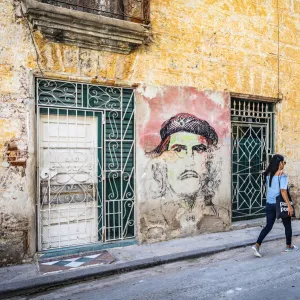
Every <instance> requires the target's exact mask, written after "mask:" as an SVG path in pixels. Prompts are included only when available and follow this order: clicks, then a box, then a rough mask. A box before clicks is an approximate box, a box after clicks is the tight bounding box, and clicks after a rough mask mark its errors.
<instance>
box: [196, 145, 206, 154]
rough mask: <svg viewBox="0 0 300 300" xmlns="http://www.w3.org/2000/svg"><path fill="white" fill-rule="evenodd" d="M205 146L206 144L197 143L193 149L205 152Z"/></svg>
mask: <svg viewBox="0 0 300 300" xmlns="http://www.w3.org/2000/svg"><path fill="white" fill-rule="evenodd" d="M207 150H208V149H207V146H206V145H203V144H201V145H197V146H194V147H193V151H195V152H197V153H202V152H207Z"/></svg>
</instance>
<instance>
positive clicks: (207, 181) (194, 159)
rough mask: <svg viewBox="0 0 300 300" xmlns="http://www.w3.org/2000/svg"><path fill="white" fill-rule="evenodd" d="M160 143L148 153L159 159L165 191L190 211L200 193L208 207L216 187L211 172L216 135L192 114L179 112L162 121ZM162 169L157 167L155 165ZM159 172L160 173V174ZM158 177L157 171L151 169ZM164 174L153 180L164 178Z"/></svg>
mask: <svg viewBox="0 0 300 300" xmlns="http://www.w3.org/2000/svg"><path fill="white" fill-rule="evenodd" d="M160 135H161V143H160V144H159V145H158V146H157V147H156V148H155V149H154V150H153V151H152V152H151V154H152V155H153V156H154V157H160V156H162V157H163V158H164V161H165V164H166V165H165V166H164V167H163V168H162V170H160V171H161V172H164V171H165V172H166V174H165V181H166V182H165V184H166V188H165V191H164V192H163V193H166V192H167V190H168V189H169V190H170V192H171V193H173V194H175V195H177V196H178V197H179V198H180V199H182V200H184V201H185V202H186V203H187V205H188V206H189V208H190V209H192V208H193V206H194V204H195V200H196V198H197V196H200V195H201V194H202V196H203V198H204V200H205V202H206V204H211V198H212V196H213V194H214V193H213V190H212V191H211V193H209V188H208V186H209V185H210V186H211V188H216V185H218V182H216V181H214V178H213V176H212V175H213V173H211V169H212V168H211V165H212V158H213V152H214V150H216V149H217V143H218V135H217V133H216V132H215V130H214V128H213V127H211V126H210V125H209V123H208V122H206V121H204V120H201V119H199V118H197V117H196V116H194V115H191V114H187V113H180V114H177V115H175V116H173V117H172V118H170V119H169V120H168V121H166V122H164V123H163V125H162V128H161V130H160ZM156 167H157V168H161V166H159V164H158V165H157V166H156ZM161 172H160V173H161ZM154 173H156V174H155V175H158V173H159V170H154ZM163 177H164V174H162V173H161V174H160V176H158V177H156V180H159V178H161V179H162V178H163Z"/></svg>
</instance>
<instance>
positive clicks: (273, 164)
mask: <svg viewBox="0 0 300 300" xmlns="http://www.w3.org/2000/svg"><path fill="white" fill-rule="evenodd" d="M283 161H284V157H283V156H282V155H280V154H275V155H274V156H273V157H272V159H271V161H270V164H269V166H268V167H267V169H266V171H265V173H264V181H265V182H266V178H267V176H268V175H270V182H269V186H271V184H272V178H273V176H274V175H275V173H276V172H277V171H278V168H279V164H280V162H283Z"/></svg>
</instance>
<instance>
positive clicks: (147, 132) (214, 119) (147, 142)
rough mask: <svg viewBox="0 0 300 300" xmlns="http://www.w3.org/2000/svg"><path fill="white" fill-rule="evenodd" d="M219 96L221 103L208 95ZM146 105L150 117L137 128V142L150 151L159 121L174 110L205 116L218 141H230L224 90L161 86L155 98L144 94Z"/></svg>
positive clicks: (155, 138) (159, 127) (228, 113)
mask: <svg viewBox="0 0 300 300" xmlns="http://www.w3.org/2000/svg"><path fill="white" fill-rule="evenodd" d="M216 94H217V96H218V97H219V98H223V101H222V102H223V103H220V104H219V103H216V102H217V101H216V102H215V101H213V100H212V99H211V97H213V96H214V95H215V96H216ZM142 97H143V100H144V101H146V102H147V103H148V105H149V107H150V117H149V120H148V122H147V124H145V126H144V128H143V129H142V128H140V145H141V146H142V147H143V148H144V150H145V151H151V150H153V148H155V147H156V146H157V145H158V144H159V143H160V141H161V138H160V134H159V132H160V129H161V125H162V124H163V122H165V121H166V120H168V119H169V118H171V117H172V116H174V115H176V114H178V113H189V114H193V115H195V116H196V117H198V118H200V119H203V120H206V121H207V122H208V123H209V124H210V125H211V126H212V127H213V128H214V129H215V130H216V132H217V134H218V137H219V145H227V144H229V142H230V109H229V94H228V93H225V92H214V91H205V92H204V91H198V90H197V89H195V88H191V87H165V88H164V92H163V93H161V94H159V95H157V96H156V97H155V98H152V99H148V98H146V97H144V96H142Z"/></svg>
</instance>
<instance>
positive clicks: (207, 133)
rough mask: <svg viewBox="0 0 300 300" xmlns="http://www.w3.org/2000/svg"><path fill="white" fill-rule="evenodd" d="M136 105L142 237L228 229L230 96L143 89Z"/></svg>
mask: <svg viewBox="0 0 300 300" xmlns="http://www.w3.org/2000/svg"><path fill="white" fill-rule="evenodd" d="M138 103H139V104H140V105H139V106H138V107H139V109H138V113H137V115H138V120H137V124H138V138H139V146H140V148H139V147H138V149H140V150H142V151H138V153H137V161H139V162H140V164H141V169H142V170H143V172H142V173H139V175H140V177H139V178H142V183H143V184H142V186H141V188H140V190H139V191H140V196H141V197H140V202H139V222H140V223H139V225H140V227H139V230H140V233H141V236H142V239H143V240H145V241H157V240H166V239H171V238H174V237H178V236H187V235H191V234H197V233H204V232H215V231H221V230H224V228H225V227H226V226H227V224H228V223H229V220H230V205H231V198H230V195H231V190H230V187H231V185H230V142H228V141H230V110H229V97H228V94H226V93H225V92H224V93H223V92H212V91H199V90H197V89H194V88H189V87H163V88H162V89H160V88H155V87H145V88H141V89H140V91H139V94H138Z"/></svg>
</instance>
